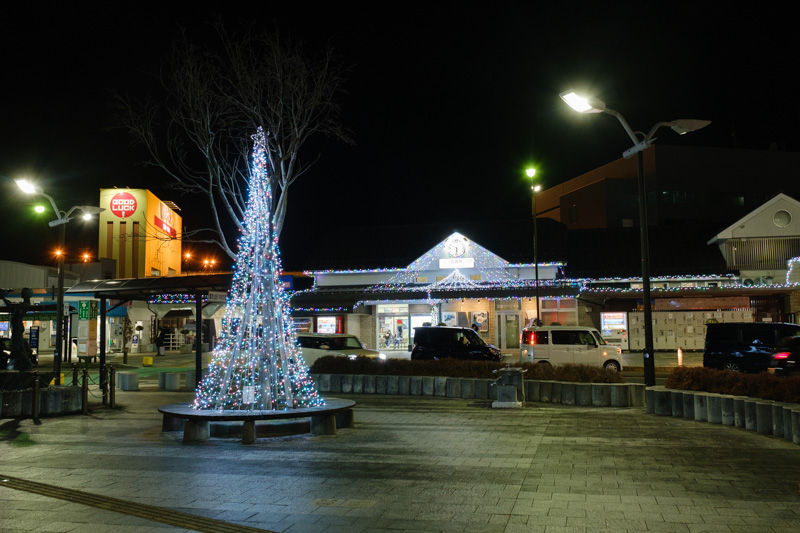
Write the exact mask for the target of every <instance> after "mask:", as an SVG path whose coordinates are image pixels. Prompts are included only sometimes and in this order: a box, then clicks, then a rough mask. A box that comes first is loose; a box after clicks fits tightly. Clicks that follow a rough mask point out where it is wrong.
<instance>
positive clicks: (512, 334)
mask: <svg viewBox="0 0 800 533" xmlns="http://www.w3.org/2000/svg"><path fill="white" fill-rule="evenodd" d="M496 318H497V320H496V321H495V328H494V331H495V345H496V346H497V347H498V348H500V350H502V351H513V350H518V349H519V335H520V332H521V331H522V329H521V328H520V323H521V320H522V319H521V317H520V313H519V312H501V313H497V316H496Z"/></svg>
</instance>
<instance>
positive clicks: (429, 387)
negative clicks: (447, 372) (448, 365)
mask: <svg viewBox="0 0 800 533" xmlns="http://www.w3.org/2000/svg"><path fill="white" fill-rule="evenodd" d="M435 389H436V378H433V377H430V376H423V377H422V396H433V395H434V392H435Z"/></svg>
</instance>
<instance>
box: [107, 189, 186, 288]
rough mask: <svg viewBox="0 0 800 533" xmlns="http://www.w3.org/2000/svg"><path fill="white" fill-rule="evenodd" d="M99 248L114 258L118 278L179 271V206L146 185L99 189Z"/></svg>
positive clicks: (162, 274) (180, 220) (169, 273)
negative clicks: (130, 187) (158, 195)
mask: <svg viewBox="0 0 800 533" xmlns="http://www.w3.org/2000/svg"><path fill="white" fill-rule="evenodd" d="M100 207H102V208H104V209H105V211H103V212H102V213H100V227H99V242H98V251H99V256H100V257H110V258H113V259H116V260H117V276H116V277H117V278H144V277H148V276H171V275H178V274H180V273H181V237H182V235H181V231H182V228H183V224H182V219H181V216H180V215H178V213H177V211H178V210H179V208H178V207H177V206H176V205H175V204H173V203H172V202H164V201H162V200H160V199H159V198H158V197H157V196H156V195H155V194H153V193H152V192H150V191H149V190H147V189H100Z"/></svg>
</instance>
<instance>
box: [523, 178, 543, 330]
mask: <svg viewBox="0 0 800 533" xmlns="http://www.w3.org/2000/svg"><path fill="white" fill-rule="evenodd" d="M525 173H526V174H527V175H528V177H529V178H530V179H531V197H532V198H533V272H534V278H535V279H536V289H535V290H536V325H538V326H541V325H542V320H541V316H542V315H541V310H540V307H539V232H538V231H537V228H536V193H538V192H539V191H540V190H542V187H541V185H538V184H536V185H534V184H533V177H534V176H535V175H536V169H535V168H529V169H527V170H526V171H525Z"/></svg>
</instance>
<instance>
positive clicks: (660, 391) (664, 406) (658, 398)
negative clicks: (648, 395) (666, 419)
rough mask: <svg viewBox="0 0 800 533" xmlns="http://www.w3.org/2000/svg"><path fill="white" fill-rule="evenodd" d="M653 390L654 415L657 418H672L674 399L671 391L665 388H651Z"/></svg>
mask: <svg viewBox="0 0 800 533" xmlns="http://www.w3.org/2000/svg"><path fill="white" fill-rule="evenodd" d="M650 388H651V389H653V414H655V415H657V416H672V399H671V396H672V395H671V393H670V390H669V389H665V388H664V387H650Z"/></svg>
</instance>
